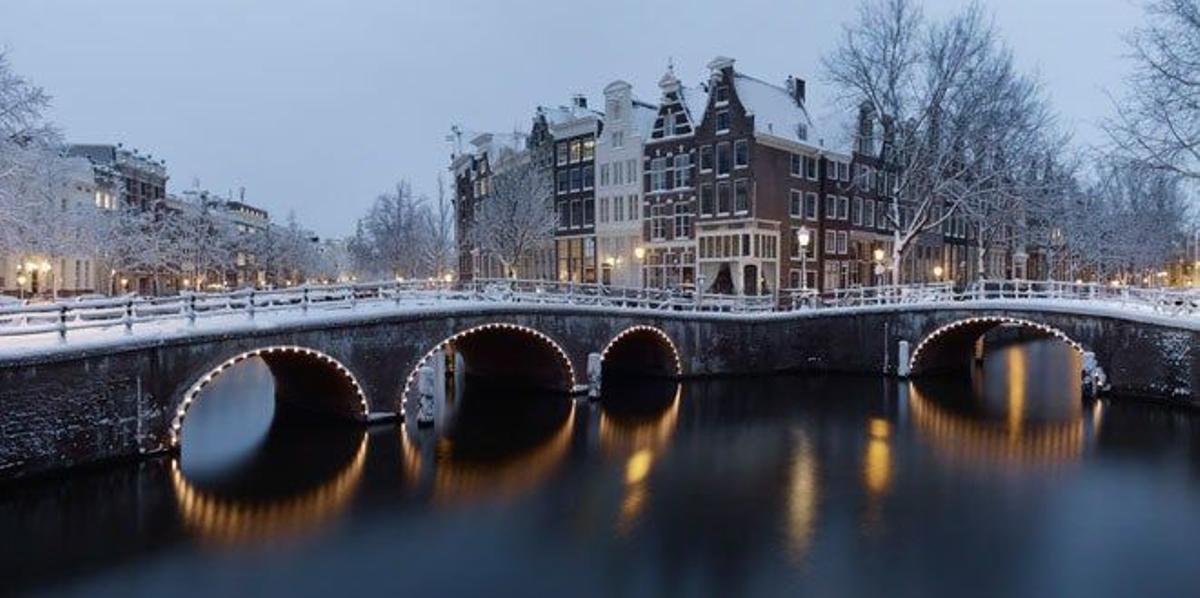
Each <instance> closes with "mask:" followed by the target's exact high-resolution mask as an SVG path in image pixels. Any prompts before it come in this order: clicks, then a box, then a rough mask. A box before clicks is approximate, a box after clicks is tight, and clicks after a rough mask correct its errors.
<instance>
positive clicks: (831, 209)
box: [825, 195, 837, 220]
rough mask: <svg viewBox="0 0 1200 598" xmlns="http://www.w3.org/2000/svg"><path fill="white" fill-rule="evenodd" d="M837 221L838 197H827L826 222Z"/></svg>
mask: <svg viewBox="0 0 1200 598" xmlns="http://www.w3.org/2000/svg"><path fill="white" fill-rule="evenodd" d="M836 219H837V196H834V195H826V196H825V220H836Z"/></svg>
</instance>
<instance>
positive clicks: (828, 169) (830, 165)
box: [825, 160, 838, 181]
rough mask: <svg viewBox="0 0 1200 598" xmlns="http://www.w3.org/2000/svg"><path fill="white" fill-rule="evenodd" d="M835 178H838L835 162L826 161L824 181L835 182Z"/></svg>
mask: <svg viewBox="0 0 1200 598" xmlns="http://www.w3.org/2000/svg"><path fill="white" fill-rule="evenodd" d="M837 177H838V174H837V162H833V161H831V160H826V161H825V179H826V180H829V181H836V180H837Z"/></svg>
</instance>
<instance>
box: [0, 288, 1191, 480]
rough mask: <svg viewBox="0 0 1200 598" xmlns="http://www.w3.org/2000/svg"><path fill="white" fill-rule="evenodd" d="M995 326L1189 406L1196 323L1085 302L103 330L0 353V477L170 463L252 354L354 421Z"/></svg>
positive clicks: (283, 391)
mask: <svg viewBox="0 0 1200 598" xmlns="http://www.w3.org/2000/svg"><path fill="white" fill-rule="evenodd" d="M1002 325H1015V326H1019V327H1024V328H1027V329H1031V330H1034V331H1038V332H1041V333H1044V334H1048V335H1053V336H1055V337H1058V338H1061V339H1062V340H1064V341H1065V342H1067V343H1069V344H1070V345H1071V346H1072V347H1073V348H1075V349H1076V350H1077V351H1080V352H1081V353H1082V352H1090V353H1092V354H1094V356H1095V359H1096V361H1097V362H1098V363H1099V365H1100V366H1101V367H1102V368H1103V369H1104V371H1105V372H1106V373H1107V376H1108V381H1109V383H1110V384H1111V391H1112V392H1113V393H1115V394H1121V395H1133V396H1142V397H1154V398H1160V399H1166V400H1171V401H1176V402H1179V403H1183V404H1192V403H1193V402H1194V401H1195V400H1196V399H1195V396H1196V392H1195V391H1196V389H1197V388H1200V355H1198V354H1197V352H1196V347H1198V346H1200V345H1198V343H1197V341H1198V340H1200V338H1198V335H1200V325H1198V324H1197V323H1196V322H1193V321H1191V320H1189V319H1183V318H1174V317H1170V316H1165V315H1158V314H1153V313H1145V314H1143V313H1136V312H1131V311H1121V310H1115V309H1107V308H1105V307H1104V306H1095V305H1090V304H1086V303H1079V304H1075V305H1063V304H1061V303H1055V302H1051V301H1046V302H1043V304H1041V305H1039V304H1038V303H1037V302H1030V301H1026V302H1020V303H1016V302H1005V301H1002V300H980V301H955V302H949V303H935V304H927V305H884V306H875V307H851V308H840V309H824V310H812V311H793V312H777V313H705V312H683V311H672V310H651V309H631V308H612V307H599V306H573V305H526V304H506V303H492V304H486V303H482V304H481V303H470V304H459V305H445V306H436V307H424V308H421V309H419V310H414V309H403V308H399V307H398V308H396V309H394V310H390V311H389V310H376V311H370V310H366V311H358V312H355V311H349V312H346V313H342V314H338V315H336V316H334V317H323V318H307V319H305V318H293V319H291V320H286V319H280V320H273V321H271V322H269V323H266V322H259V323H257V324H256V323H253V322H247V323H245V324H244V325H242V326H240V327H238V326H234V327H228V326H227V327H220V328H214V329H212V330H205V329H204V328H203V327H198V328H194V329H181V330H177V331H176V332H174V333H172V334H164V335H159V336H155V337H151V338H142V337H137V336H133V337H124V338H122V337H121V336H120V335H119V333H116V332H114V333H113V336H114V339H113V340H112V342H110V343H107V344H106V343H105V342H103V341H98V342H92V343H78V344H63V345H61V346H53V345H46V346H45V347H43V349H42V350H27V351H10V352H9V354H7V355H6V354H4V353H3V352H0V478H13V477H21V476H25V475H29V474H33V473H38V472H45V471H50V470H54V469H58V468H64V467H69V466H75V465H81V464H87V463H93V462H98V461H104V460H112V459H122V458H133V457H136V456H138V455H144V454H152V453H158V452H163V451H169V450H172V449H174V448H176V447H177V445H178V442H179V432H180V429H181V425H182V423H183V421H184V419H185V418H186V416H187V411H188V408H189V407H190V406H191V405H192V404H193V403H194V402H195V401H196V400H198V398H200V397H202V396H203V395H202V394H201V393H200V390H201V389H203V388H204V386H205V385H206V384H208V383H209V382H211V381H212V380H213V379H215V378H216V377H217V376H219V375H221V372H222V371H223V370H224V369H225V368H228V367H230V366H231V365H233V364H235V363H237V362H239V361H241V360H243V359H246V358H248V357H253V356H258V357H261V358H262V359H263V360H264V361H265V362H266V363H267V364H268V366H269V367H270V369H271V371H272V374H273V375H274V377H275V380H276V400H277V405H278V409H277V412H278V413H280V414H285V413H287V412H288V411H289V410H291V409H298V410H301V411H305V412H309V413H317V414H321V415H323V416H328V417H330V418H333V419H339V420H349V421H356V422H366V421H368V420H370V419H374V418H375V417H377V416H386V415H388V414H396V415H399V416H401V417H403V415H404V414H405V413H406V412H408V413H413V412H415V411H414V406H413V404H412V402H413V399H412V397H413V394H414V393H413V392H411V391H412V390H413V384H414V380H415V378H416V376H417V372H418V371H419V369H420V367H421V366H422V365H423V364H425V363H428V362H429V360H430V358H431V356H433V355H435V354H437V352H438V351H439V350H442V349H446V348H447V347H452V348H453V351H454V352H455V353H457V354H458V355H460V356H461V357H462V358H463V363H464V365H465V369H466V372H467V373H468V374H477V375H481V376H488V377H489V378H490V379H492V380H499V381H513V382H518V383H522V384H527V385H535V386H540V387H546V388H551V389H555V390H558V391H561V392H564V393H568V392H579V391H580V390H582V388H583V384H584V383H585V382H586V380H585V378H586V375H585V372H586V371H587V367H588V365H587V364H588V356H589V355H590V354H600V355H601V356H602V364H603V366H602V367H603V369H604V371H606V372H610V371H615V370H626V371H632V372H638V373H643V374H652V375H660V376H682V377H691V376H715V375H725V374H754V373H760V374H766V373H772V372H784V371H803V370H809V371H819V372H847V373H858V374H871V375H896V374H900V375H905V374H908V373H909V372H911V375H913V376H919V375H929V374H933V373H938V372H944V371H951V370H955V369H963V368H966V367H967V366H968V365H969V364H970V361H971V359H972V356H973V351H974V347H975V343H976V340H977V339H978V338H980V337H981V335H983V334H984V333H986V332H987V331H988V330H990V329H992V328H995V327H997V326H1002ZM902 341H904V342H902ZM902 346H903V348H902ZM906 353H907V358H905V357H906V356H905V354H906Z"/></svg>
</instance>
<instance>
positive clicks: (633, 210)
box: [629, 195, 641, 220]
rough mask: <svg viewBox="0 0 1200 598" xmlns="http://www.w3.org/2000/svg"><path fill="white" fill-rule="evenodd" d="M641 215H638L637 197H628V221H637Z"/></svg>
mask: <svg viewBox="0 0 1200 598" xmlns="http://www.w3.org/2000/svg"><path fill="white" fill-rule="evenodd" d="M640 216H641V214H639V213H638V196H636V195H630V196H629V219H630V220H637V219H638V218H639V217H640Z"/></svg>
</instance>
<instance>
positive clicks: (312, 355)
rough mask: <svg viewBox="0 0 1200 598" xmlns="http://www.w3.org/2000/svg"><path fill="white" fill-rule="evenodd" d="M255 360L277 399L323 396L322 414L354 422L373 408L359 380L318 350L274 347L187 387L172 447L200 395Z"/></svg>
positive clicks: (227, 363) (252, 352)
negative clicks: (270, 379)
mask: <svg viewBox="0 0 1200 598" xmlns="http://www.w3.org/2000/svg"><path fill="white" fill-rule="evenodd" d="M252 357H258V358H261V359H262V360H263V361H264V362H266V364H267V367H268V368H270V370H271V374H272V376H274V378H275V397H276V401H279V400H281V399H282V400H287V401H291V400H294V397H295V396H296V395H297V393H303V394H306V395H307V394H312V395H317V396H319V397H321V399H322V400H323V401H324V404H323V405H320V406H318V407H319V409H320V410H322V411H328V412H331V413H332V414H333V415H334V416H336V417H338V418H340V419H345V420H351V421H358V422H365V421H367V419H368V414H369V413H370V408H369V407H368V406H367V395H366V393H365V392H364V391H363V388H362V385H361V384H359V382H358V378H357V377H356V376H355V375H354V373H353V372H351V371H350V369H349V368H347V367H346V366H345V365H342V363H341V362H339V361H338V360H336V359H334V358H333V357H331V356H329V355H326V354H325V353H322V352H320V351H317V350H315V349H309V348H307V347H300V346H296V345H271V346H267V347H260V348H257V349H252V350H250V351H244V352H242V353H239V354H237V355H234V356H233V357H230V358H229V359H226V360H225V361H223V362H221V363H220V364H219V365H217V366H216V367H214V368H212V369H211V370H209V371H208V372H207V373H205V374H204V375H203V376H200V378H199V379H198V380H196V382H194V383H193V384H192V385H191V386H189V387H188V389H187V391H186V392H184V394H183V399H182V400H181V401H180V402H179V405H178V406H177V407H176V409H175V415H174V417H173V418H172V420H171V428H170V443H171V444H170V446H171V448H175V449H177V448H179V442H180V439H181V437H182V432H183V422H184V419H186V418H187V413H188V410H189V409H190V408H191V406H192V403H194V402H195V401H196V399H197V397H198V396H199V395H200V392H201V391H203V390H204V389H205V388H206V387H207V386H208V385H209V384H210V383H212V381H213V380H215V379H216V378H217V376H219V375H220V374H221V373H222V372H224V371H225V370H227V369H229V368H231V367H233V366H235V365H237V364H239V363H241V362H243V361H245V360H247V359H250V358H252Z"/></svg>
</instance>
